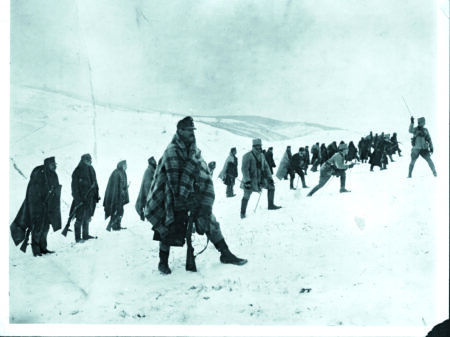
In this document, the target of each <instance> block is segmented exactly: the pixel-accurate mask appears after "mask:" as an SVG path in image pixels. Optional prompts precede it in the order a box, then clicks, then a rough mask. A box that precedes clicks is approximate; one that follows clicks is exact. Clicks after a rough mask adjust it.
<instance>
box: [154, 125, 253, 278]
mask: <svg viewBox="0 0 450 337" xmlns="http://www.w3.org/2000/svg"><path fill="white" fill-rule="evenodd" d="M194 130H195V127H194V121H193V119H192V117H189V116H188V117H185V118H183V119H182V120H180V121H179V122H178V123H177V132H176V134H175V135H174V137H173V139H172V141H171V142H170V144H169V145H168V146H167V148H166V150H165V151H164V154H163V157H162V160H161V164H159V165H158V167H157V168H156V172H155V177H154V180H155V181H154V183H153V184H152V188H151V192H150V197H149V198H148V200H147V207H146V209H145V217H146V218H147V219H148V220H149V221H150V223H151V224H152V225H153V227H152V230H153V231H154V236H153V239H154V240H157V241H159V242H160V244H159V258H160V261H159V264H158V270H159V271H160V272H161V273H162V274H170V273H171V270H170V268H169V264H168V259H169V253H170V247H171V246H179V247H182V246H183V245H184V242H185V239H187V240H189V238H190V236H191V234H192V232H189V231H190V230H191V231H192V229H191V225H193V224H195V231H196V232H197V233H199V234H206V236H207V237H208V239H209V240H210V241H211V242H212V243H213V244H214V246H215V247H216V249H217V250H218V251H219V252H220V254H221V255H220V261H221V262H222V263H229V264H235V265H243V264H245V263H247V260H245V259H240V258H238V257H236V256H235V255H234V254H232V253H231V252H230V250H229V249H228V245H227V244H226V242H225V239H224V237H223V235H222V232H221V230H220V224H219V222H217V220H216V218H215V216H214V215H213V214H212V206H213V203H214V186H213V182H212V179H211V174H210V171H209V169H208V166H207V164H206V162H205V160H204V159H203V158H202V156H201V151H200V150H199V149H198V148H197V145H196V141H195V134H194ZM188 242H189V241H188ZM191 254H192V255H193V249H192V251H191ZM186 270H188V271H193V272H195V271H197V269H196V266H195V260H194V257H193V256H191V257H190V259H189V246H188V252H187V259H186Z"/></svg>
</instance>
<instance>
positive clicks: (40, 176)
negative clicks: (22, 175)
mask: <svg viewBox="0 0 450 337" xmlns="http://www.w3.org/2000/svg"><path fill="white" fill-rule="evenodd" d="M60 201H61V185H60V184H59V180H58V175H57V174H56V162H55V157H49V158H46V159H45V160H44V165H40V166H37V167H35V168H34V169H33V171H32V172H31V176H30V182H29V183H28V186H27V192H26V196H25V200H24V202H23V204H22V206H21V207H20V210H19V213H18V214H17V216H16V218H15V219H14V222H13V223H12V224H11V226H10V230H11V237H12V239H13V241H14V243H15V245H16V246H17V245H19V244H20V243H21V242H22V245H21V247H20V249H21V250H22V251H23V252H24V253H25V252H26V249H27V245H28V241H29V236H30V233H31V249H32V251H33V256H41V255H43V254H51V253H53V251H51V250H48V249H47V235H48V232H49V230H50V224H51V225H52V228H53V231H55V232H56V231H58V230H60V229H61V209H60Z"/></svg>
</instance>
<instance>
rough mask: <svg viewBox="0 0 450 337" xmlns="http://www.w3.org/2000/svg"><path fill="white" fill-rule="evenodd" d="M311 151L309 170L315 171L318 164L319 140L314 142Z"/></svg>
mask: <svg viewBox="0 0 450 337" xmlns="http://www.w3.org/2000/svg"><path fill="white" fill-rule="evenodd" d="M311 153H312V158H311V164H312V168H311V171H313V172H316V171H317V166H318V165H319V164H320V146H319V142H317V143H316V144H314V145H313V146H312V147H311Z"/></svg>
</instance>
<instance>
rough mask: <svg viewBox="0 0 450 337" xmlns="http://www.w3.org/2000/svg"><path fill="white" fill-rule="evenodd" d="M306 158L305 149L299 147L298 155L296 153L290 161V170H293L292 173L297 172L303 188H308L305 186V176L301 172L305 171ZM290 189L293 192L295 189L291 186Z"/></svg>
mask: <svg viewBox="0 0 450 337" xmlns="http://www.w3.org/2000/svg"><path fill="white" fill-rule="evenodd" d="M307 158H308V157H307V154H306V150H305V148H304V147H301V148H299V149H298V153H296V154H294V155H293V156H292V160H291V164H292V165H291V166H292V169H293V170H294V172H297V174H298V175H299V176H300V179H301V181H302V187H303V188H307V187H308V186H306V182H305V175H304V174H303V171H304V170H306V168H307V167H308V164H307V162H308V161H307ZM291 189H294V190H295V187H293V186H291Z"/></svg>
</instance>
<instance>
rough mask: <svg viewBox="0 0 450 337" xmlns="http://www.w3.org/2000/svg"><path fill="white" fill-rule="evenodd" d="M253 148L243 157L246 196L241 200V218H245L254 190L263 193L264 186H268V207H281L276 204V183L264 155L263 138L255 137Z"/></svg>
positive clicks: (242, 184)
mask: <svg viewBox="0 0 450 337" xmlns="http://www.w3.org/2000/svg"><path fill="white" fill-rule="evenodd" d="M252 143H253V149H252V150H251V151H250V152H247V153H246V154H245V155H244V156H243V157H242V167H241V171H242V182H241V188H242V189H244V196H243V197H242V201H241V219H243V218H245V216H246V211H247V204H248V200H249V199H250V196H251V194H252V193H253V192H258V193H261V191H262V189H263V188H267V201H268V209H270V210H276V209H279V208H281V207H280V206H277V205H275V204H274V202H273V200H274V197H275V183H274V181H273V178H272V174H271V173H270V169H269V165H268V164H267V162H266V159H265V158H264V156H263V155H262V153H261V152H262V142H261V139H259V138H256V139H253V142H252Z"/></svg>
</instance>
